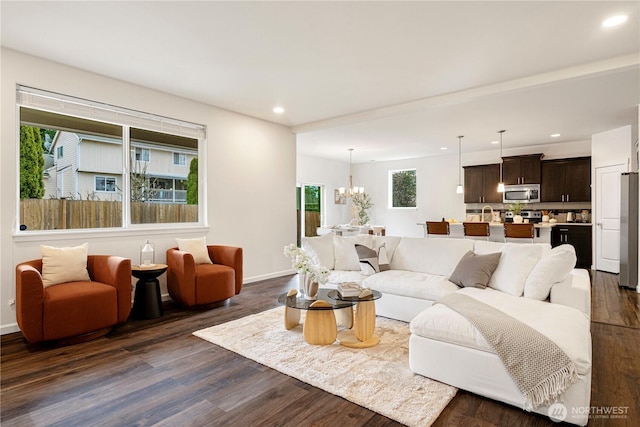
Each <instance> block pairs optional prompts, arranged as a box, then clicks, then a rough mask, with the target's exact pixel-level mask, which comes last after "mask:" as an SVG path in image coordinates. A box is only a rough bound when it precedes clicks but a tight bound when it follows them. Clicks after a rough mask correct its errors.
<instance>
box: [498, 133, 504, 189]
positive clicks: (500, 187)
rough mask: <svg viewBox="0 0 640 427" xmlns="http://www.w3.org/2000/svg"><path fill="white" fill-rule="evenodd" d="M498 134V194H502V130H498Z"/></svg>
mask: <svg viewBox="0 0 640 427" xmlns="http://www.w3.org/2000/svg"><path fill="white" fill-rule="evenodd" d="M498 133H499V134H500V182H499V183H498V193H504V179H502V163H503V162H502V134H503V133H504V130H499V131H498Z"/></svg>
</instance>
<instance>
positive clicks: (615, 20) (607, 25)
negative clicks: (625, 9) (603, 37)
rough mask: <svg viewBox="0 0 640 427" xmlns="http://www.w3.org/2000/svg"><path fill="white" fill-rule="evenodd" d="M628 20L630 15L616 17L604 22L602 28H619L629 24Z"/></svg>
mask: <svg viewBox="0 0 640 427" xmlns="http://www.w3.org/2000/svg"><path fill="white" fill-rule="evenodd" d="M628 18H629V16H628V15H615V16H612V17H610V18H607V19H605V20H604V21H602V26H603V27H605V28H611V27H617V26H618V25H621V24H624V23H625V22H627V19H628Z"/></svg>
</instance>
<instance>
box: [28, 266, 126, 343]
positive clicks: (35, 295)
mask: <svg viewBox="0 0 640 427" xmlns="http://www.w3.org/2000/svg"><path fill="white" fill-rule="evenodd" d="M87 270H88V272H89V277H90V279H91V280H90V281H78V282H67V283H61V284H58V285H52V286H48V287H46V288H45V287H44V286H43V284H42V260H41V259H38V260H33V261H27V262H23V263H20V264H18V265H17V266H16V317H17V320H18V326H19V327H20V330H21V331H22V334H23V335H24V336H25V338H26V339H27V341H29V342H30V343H37V342H40V341H50V340H61V339H64V338H71V337H74V339H72V340H71V342H74V341H75V342H79V341H86V340H88V339H93V338H97V337H100V336H102V335H104V334H106V333H108V332H109V331H110V330H111V328H112V327H113V326H114V325H116V324H118V323H121V322H124V321H126V320H127V318H128V317H129V312H130V311H131V260H130V259H126V258H122V257H118V256H111V255H89V256H88V257H87Z"/></svg>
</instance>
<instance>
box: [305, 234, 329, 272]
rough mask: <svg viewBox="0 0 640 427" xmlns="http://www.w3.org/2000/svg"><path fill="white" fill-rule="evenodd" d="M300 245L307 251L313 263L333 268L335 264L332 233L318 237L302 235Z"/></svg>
mask: <svg viewBox="0 0 640 427" xmlns="http://www.w3.org/2000/svg"><path fill="white" fill-rule="evenodd" d="M301 246H302V249H304V250H305V251H307V252H308V253H309V255H310V256H311V260H312V261H313V263H314V264H316V265H321V266H323V267H326V268H328V269H329V270H333V267H334V265H335V261H334V249H333V233H328V234H324V235H322V236H319V237H304V238H303V239H302V245H301Z"/></svg>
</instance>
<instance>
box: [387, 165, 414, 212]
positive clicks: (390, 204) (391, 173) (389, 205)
mask: <svg viewBox="0 0 640 427" xmlns="http://www.w3.org/2000/svg"><path fill="white" fill-rule="evenodd" d="M407 171H414V172H415V193H416V195H415V206H393V176H394V174H395V173H398V172H407ZM388 181H389V182H388V184H389V187H388V190H389V191H388V203H387V209H389V210H399V211H401V210H405V211H406V210H418V170H417V168H403V169H392V170H389V175H388Z"/></svg>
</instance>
